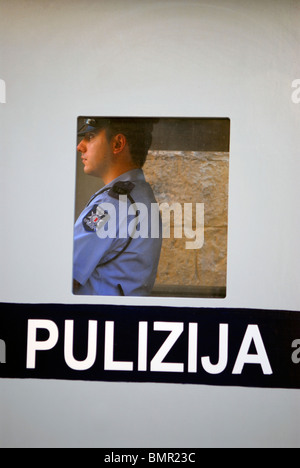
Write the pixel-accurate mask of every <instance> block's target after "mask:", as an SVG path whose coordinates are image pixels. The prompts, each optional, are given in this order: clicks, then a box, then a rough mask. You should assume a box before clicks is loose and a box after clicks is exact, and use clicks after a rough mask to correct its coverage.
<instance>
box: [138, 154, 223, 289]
mask: <svg viewBox="0 0 300 468" xmlns="http://www.w3.org/2000/svg"><path fill="white" fill-rule="evenodd" d="M144 171H145V176H146V179H147V181H148V182H149V183H150V184H151V186H152V188H153V190H154V193H155V196H156V199H157V201H158V203H159V204H161V203H163V202H166V203H168V204H169V205H170V206H171V205H172V204H173V203H180V204H182V207H183V206H184V203H192V204H193V207H194V211H193V220H194V225H193V228H195V219H196V215H195V206H196V203H204V210H205V221H204V245H203V247H202V248H201V249H198V250H187V249H186V241H187V240H188V239H186V237H184V235H183V237H182V238H174V235H173V234H174V231H173V227H174V226H173V227H172V226H171V236H170V238H169V239H168V238H165V239H164V240H163V248H162V253H161V259H160V264H159V270H158V275H157V281H156V284H157V285H178V287H179V288H180V286H182V287H184V286H207V287H222V286H226V270H227V209H228V175H229V154H228V153H216V152H193V151H189V152H181V151H175V152H174V151H172V152H170V151H150V152H149V155H148V158H147V162H146V164H145V167H144Z"/></svg>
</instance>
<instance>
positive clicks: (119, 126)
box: [106, 118, 153, 167]
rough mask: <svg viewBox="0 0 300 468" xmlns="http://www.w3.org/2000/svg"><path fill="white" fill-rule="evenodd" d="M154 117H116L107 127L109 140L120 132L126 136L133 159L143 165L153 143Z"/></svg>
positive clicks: (138, 164)
mask: <svg viewBox="0 0 300 468" xmlns="http://www.w3.org/2000/svg"><path fill="white" fill-rule="evenodd" d="M152 130H153V119H142V118H140V119H134V118H127V119H122V118H115V119H111V121H110V123H109V125H108V126H107V127H106V136H107V139H108V141H110V140H111V139H112V137H114V136H115V135H117V134H118V133H121V134H122V135H124V136H125V137H126V140H127V143H128V146H129V150H130V154H131V158H132V161H133V162H134V163H135V164H136V165H137V166H139V167H143V165H144V164H145V161H146V159H147V154H148V151H149V148H150V146H151V143H152Z"/></svg>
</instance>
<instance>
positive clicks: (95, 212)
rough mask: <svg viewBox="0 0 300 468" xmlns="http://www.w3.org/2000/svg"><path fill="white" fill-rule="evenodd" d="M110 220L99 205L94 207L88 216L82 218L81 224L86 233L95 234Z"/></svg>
mask: <svg viewBox="0 0 300 468" xmlns="http://www.w3.org/2000/svg"><path fill="white" fill-rule="evenodd" d="M109 220H110V216H109V214H108V212H107V211H106V210H103V209H102V208H101V206H100V205H94V206H93V208H92V209H91V210H90V211H89V212H88V214H87V215H86V216H85V217H84V218H83V220H82V224H83V227H84V229H85V230H86V231H88V232H96V231H98V230H99V229H101V228H102V227H103V226H105V224H106V223H107V222H108V221H109Z"/></svg>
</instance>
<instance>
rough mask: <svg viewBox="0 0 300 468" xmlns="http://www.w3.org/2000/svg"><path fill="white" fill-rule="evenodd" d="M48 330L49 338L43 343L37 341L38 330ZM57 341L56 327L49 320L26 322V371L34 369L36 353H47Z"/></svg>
mask: <svg viewBox="0 0 300 468" xmlns="http://www.w3.org/2000/svg"><path fill="white" fill-rule="evenodd" d="M39 328H40V329H44V330H48V332H49V338H48V339H47V340H45V341H37V330H38V329H39ZM57 341H58V328H57V325H56V324H55V323H54V322H52V321H51V320H28V332H27V361H26V368H27V369H35V362H36V351H48V350H49V349H52V348H54V346H55V345H56V343H57Z"/></svg>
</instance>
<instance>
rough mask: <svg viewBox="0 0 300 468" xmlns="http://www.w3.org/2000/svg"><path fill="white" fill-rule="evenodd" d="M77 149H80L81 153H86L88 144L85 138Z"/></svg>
mask: <svg viewBox="0 0 300 468" xmlns="http://www.w3.org/2000/svg"><path fill="white" fill-rule="evenodd" d="M77 151H79V152H80V153H85V151H86V146H85V144H84V139H83V140H81V141H80V143H79V144H78V146H77Z"/></svg>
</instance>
